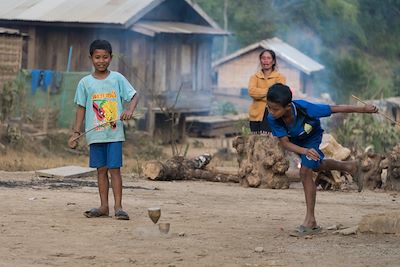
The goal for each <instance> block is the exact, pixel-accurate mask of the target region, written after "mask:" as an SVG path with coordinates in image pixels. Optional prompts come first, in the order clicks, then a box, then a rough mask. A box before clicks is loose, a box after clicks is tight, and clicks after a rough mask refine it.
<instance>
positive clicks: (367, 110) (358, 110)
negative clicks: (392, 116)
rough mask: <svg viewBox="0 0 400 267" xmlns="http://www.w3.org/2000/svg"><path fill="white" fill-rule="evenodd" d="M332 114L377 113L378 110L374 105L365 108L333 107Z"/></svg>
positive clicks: (350, 106)
mask: <svg viewBox="0 0 400 267" xmlns="http://www.w3.org/2000/svg"><path fill="white" fill-rule="evenodd" d="M331 110H332V113H377V112H378V108H377V107H376V106H374V105H371V104H367V105H365V106H352V105H331Z"/></svg>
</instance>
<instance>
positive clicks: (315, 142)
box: [293, 131, 325, 170]
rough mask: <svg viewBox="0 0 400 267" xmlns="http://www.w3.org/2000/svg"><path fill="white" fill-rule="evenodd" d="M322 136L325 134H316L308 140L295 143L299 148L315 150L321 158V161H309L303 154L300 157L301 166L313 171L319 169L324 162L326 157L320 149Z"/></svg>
mask: <svg viewBox="0 0 400 267" xmlns="http://www.w3.org/2000/svg"><path fill="white" fill-rule="evenodd" d="M322 134H323V131H321V132H317V133H316V134H313V135H312V136H310V137H308V138H307V139H304V140H296V141H293V143H294V144H296V145H298V146H301V147H305V148H314V149H315V150H316V151H317V152H318V154H319V156H320V159H319V160H312V159H308V158H307V157H306V155H303V154H301V155H300V159H301V166H305V167H308V168H310V169H312V170H315V169H318V168H319V166H320V165H321V163H322V160H323V159H324V157H325V155H324V153H322V151H321V150H320V149H319V145H320V144H321V142H322Z"/></svg>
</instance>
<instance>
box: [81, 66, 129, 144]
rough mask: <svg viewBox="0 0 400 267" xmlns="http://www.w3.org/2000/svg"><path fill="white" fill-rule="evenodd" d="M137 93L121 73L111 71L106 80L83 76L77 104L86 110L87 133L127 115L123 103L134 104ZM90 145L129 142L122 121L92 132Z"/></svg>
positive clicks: (89, 139) (89, 135) (88, 137)
mask: <svg viewBox="0 0 400 267" xmlns="http://www.w3.org/2000/svg"><path fill="white" fill-rule="evenodd" d="M135 94H136V90H135V89H134V88H133V87H132V85H131V84H130V83H129V81H128V80H127V79H126V78H125V77H124V76H123V75H122V74H120V73H119V72H115V71H111V72H110V74H109V75H108V76H107V78H106V79H104V80H99V79H96V78H94V77H93V76H92V75H87V76H85V77H83V78H82V79H81V80H80V81H79V83H78V87H77V89H76V93H75V100H74V102H75V104H78V105H80V106H82V107H84V108H85V109H86V112H85V131H87V130H89V129H92V128H93V127H96V126H98V125H101V124H104V123H106V122H109V121H113V120H118V119H119V118H120V116H121V114H122V112H123V110H124V109H123V108H124V107H123V102H124V101H131V99H132V97H133V96H134V95H135ZM86 140H87V142H88V144H89V145H90V144H93V143H107V142H118V141H125V136H124V130H123V123H122V122H121V121H120V120H118V121H117V122H114V123H106V124H105V125H103V126H101V127H98V128H97V129H94V130H93V131H90V132H89V133H87V135H86Z"/></svg>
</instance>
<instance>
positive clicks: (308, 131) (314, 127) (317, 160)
mask: <svg viewBox="0 0 400 267" xmlns="http://www.w3.org/2000/svg"><path fill="white" fill-rule="evenodd" d="M267 106H268V110H269V116H268V121H269V124H270V126H271V129H272V134H273V135H274V136H276V137H278V138H279V141H280V143H281V145H282V146H283V147H284V148H285V149H287V150H289V151H292V152H295V153H297V154H298V155H299V156H300V158H301V168H300V178H301V181H302V183H303V188H304V194H305V199H306V206H307V212H306V217H305V219H304V222H303V224H302V225H300V226H299V229H297V231H298V232H299V234H308V233H313V232H317V231H319V230H320V227H319V226H318V224H317V221H316V219H315V214H314V207H315V200H316V185H315V182H314V180H313V173H312V172H313V171H324V170H339V171H345V172H348V173H351V174H352V175H353V177H354V176H355V175H356V174H357V173H358V172H359V164H357V162H351V161H348V162H344V161H336V160H333V159H324V154H323V153H322V151H321V150H320V149H319V145H320V144H321V141H322V134H323V131H324V130H323V129H322V128H321V123H320V118H321V117H328V116H330V115H331V114H332V113H377V112H378V109H377V107H375V106H373V105H365V106H352V105H326V104H316V103H311V102H308V101H305V100H293V101H292V92H291V91H290V89H289V87H288V86H286V85H283V84H280V83H278V84H275V85H273V86H271V87H270V89H269V91H268V94H267ZM356 179H358V177H356Z"/></svg>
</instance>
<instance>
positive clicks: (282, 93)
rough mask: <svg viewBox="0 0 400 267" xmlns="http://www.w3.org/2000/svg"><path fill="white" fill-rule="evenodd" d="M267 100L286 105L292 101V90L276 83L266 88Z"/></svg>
mask: <svg viewBox="0 0 400 267" xmlns="http://www.w3.org/2000/svg"><path fill="white" fill-rule="evenodd" d="M267 101H270V102H273V103H277V104H279V105H281V106H282V107H286V106H287V105H288V104H289V103H290V102H292V91H290V88H289V86H287V85H284V84H281V83H276V84H274V85H272V86H271V87H270V88H269V89H268V93H267Z"/></svg>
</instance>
